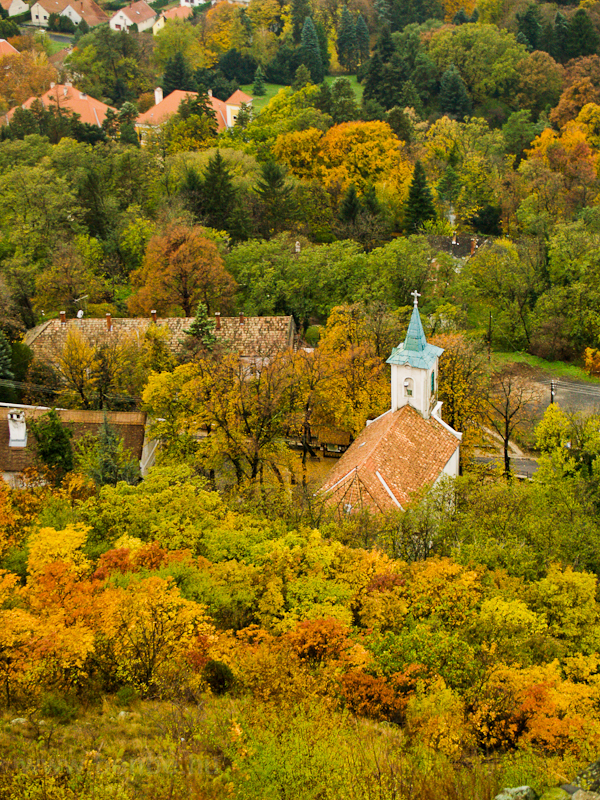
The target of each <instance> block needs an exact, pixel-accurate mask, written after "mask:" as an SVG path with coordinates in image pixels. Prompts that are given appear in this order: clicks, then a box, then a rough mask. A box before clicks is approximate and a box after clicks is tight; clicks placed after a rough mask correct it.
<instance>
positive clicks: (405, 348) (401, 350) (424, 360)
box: [387, 290, 444, 369]
mask: <svg viewBox="0 0 600 800" xmlns="http://www.w3.org/2000/svg"><path fill="white" fill-rule="evenodd" d="M411 294H412V296H413V297H414V299H415V306H414V308H413V312H412V316H411V318H410V322H409V324H408V330H407V331H406V338H405V339H404V343H403V344H402V345H401V346H400V347H394V349H393V350H392V355H391V356H390V357H389V358H388V360H387V363H388V364H398V365H401V364H409V365H410V366H411V367H417V368H419V369H430V368H431V367H432V366H433V365H434V364H435V360H436V358H439V356H441V354H442V353H443V352H444V350H443V349H442V348H441V347H436V346H435V345H434V344H427V339H426V338H425V331H424V330H423V323H422V322H421V315H420V314H419V309H418V307H417V302H418V298H419V297H420V296H421V295H420V294H419V293H418V292H417V291H416V290H415V291H414V292H411Z"/></svg>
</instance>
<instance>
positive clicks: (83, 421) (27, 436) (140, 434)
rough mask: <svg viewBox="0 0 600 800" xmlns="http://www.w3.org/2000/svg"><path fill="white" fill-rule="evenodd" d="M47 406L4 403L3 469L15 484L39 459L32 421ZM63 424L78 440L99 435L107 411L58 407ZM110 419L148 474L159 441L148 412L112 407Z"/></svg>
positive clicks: (0, 419) (0, 409)
mask: <svg viewBox="0 0 600 800" xmlns="http://www.w3.org/2000/svg"><path fill="white" fill-rule="evenodd" d="M48 411H50V409H49V408H48V407H46V406H28V405H11V404H9V403H0V471H1V472H2V478H3V480H5V481H6V482H7V483H9V484H10V485H11V486H18V484H19V475H20V473H22V472H23V470H24V469H27V468H28V467H33V466H34V465H35V461H36V448H35V438H34V436H33V435H32V434H31V432H30V425H31V422H32V421H35V420H38V419H39V418H40V417H41V416H43V415H44V414H46V413H48ZM57 413H58V416H59V418H60V421H61V422H62V424H63V425H64V426H65V428H67V430H69V431H70V432H71V436H72V442H73V443H74V444H76V443H77V442H78V441H79V440H80V439H81V438H82V437H83V436H85V435H86V434H92V435H93V436H97V435H98V431H99V429H100V426H101V425H102V423H103V422H104V412H103V411H83V410H72V409H57ZM106 419H107V422H108V424H109V425H111V426H112V427H113V428H114V429H115V430H116V432H117V433H118V434H119V436H120V437H121V438H122V440H123V447H124V449H125V450H127V451H129V452H130V453H131V455H132V456H133V457H134V458H135V459H136V460H137V461H139V463H140V470H141V473H142V476H144V475H145V474H146V473H147V471H148V469H149V468H150V467H151V466H152V464H153V461H154V450H155V448H156V442H155V441H154V440H152V439H150V438H149V436H148V435H147V430H146V414H145V413H142V412H139V411H133V412H132V411H108V412H106Z"/></svg>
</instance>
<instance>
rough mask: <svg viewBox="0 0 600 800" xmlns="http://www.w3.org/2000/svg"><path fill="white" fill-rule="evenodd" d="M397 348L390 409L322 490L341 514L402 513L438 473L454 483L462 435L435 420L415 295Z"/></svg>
mask: <svg viewBox="0 0 600 800" xmlns="http://www.w3.org/2000/svg"><path fill="white" fill-rule="evenodd" d="M412 294H413V296H414V308H413V311H412V316H411V319H410V323H409V326H408V331H407V333H406V338H405V339H404V342H403V343H401V344H400V345H399V346H398V347H395V348H394V349H393V350H392V354H391V356H390V357H389V358H388V360H387V363H388V364H390V365H391V368H392V398H391V401H392V402H391V408H390V409H389V411H386V412H385V413H384V414H382V415H381V416H379V417H377V419H374V420H369V422H367V426H366V428H365V429H364V430H363V431H362V433H361V434H360V435H359V436H358V438H357V439H356V440H355V441H354V442H353V443H352V445H351V446H350V447H349V448H348V450H346V452H345V453H344V455H343V456H342V457H341V458H340V460H339V461H338V463H337V464H336V466H335V468H334V469H333V470H332V472H330V473H329V475H328V477H327V481H326V482H325V484H324V486H323V487H322V489H321V492H322V493H323V494H325V496H326V498H327V501H328V502H329V503H330V504H332V505H336V506H337V507H338V509H339V511H340V512H345V513H350V512H352V511H360V510H362V509H368V510H369V511H372V512H373V511H374V512H385V511H391V510H393V509H398V510H404V509H406V508H407V507H408V506H409V505H410V503H411V502H412V501H413V500H414V499H416V497H417V496H418V495H419V493H420V492H422V491H423V490H424V489H427V488H430V487H432V486H433V485H434V484H435V483H436V482H437V481H439V480H440V479H441V478H442V477H443V476H444V475H448V476H449V477H456V476H457V475H458V469H459V452H460V440H461V438H462V434H461V433H458V432H457V431H455V430H454V429H453V428H451V427H450V426H449V425H447V424H446V423H445V422H444V421H443V420H442V418H441V408H442V403H441V402H439V401H438V399H437V382H438V361H439V357H440V356H441V354H442V353H443V352H444V351H443V349H442V348H441V347H436V346H435V345H433V344H429V343H428V342H427V339H426V338H425V332H424V330H423V324H422V323H421V316H420V314H419V309H418V298H419V297H420V295H419V294H418V292H416V291H415V292H413V293H412Z"/></svg>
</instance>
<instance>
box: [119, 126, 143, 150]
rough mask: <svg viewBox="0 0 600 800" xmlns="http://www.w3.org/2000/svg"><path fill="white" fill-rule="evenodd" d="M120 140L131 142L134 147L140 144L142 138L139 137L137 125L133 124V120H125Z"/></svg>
mask: <svg viewBox="0 0 600 800" xmlns="http://www.w3.org/2000/svg"><path fill="white" fill-rule="evenodd" d="M119 141H120V142H121V143H122V144H131V145H133V146H134V147H139V146H140V140H139V139H138V135H137V133H136V132H135V125H134V124H133V122H131V121H129V120H125V122H123V123H122V124H121V130H120V133H119Z"/></svg>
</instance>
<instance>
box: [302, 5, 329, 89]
mask: <svg viewBox="0 0 600 800" xmlns="http://www.w3.org/2000/svg"><path fill="white" fill-rule="evenodd" d="M300 55H301V59H302V63H303V64H304V65H305V66H306V67H307V69H308V71H309V72H310V76H311V78H312V80H313V83H321V81H322V80H323V78H324V77H325V70H324V69H323V60H322V58H321V48H320V47H319V38H318V36H317V31H316V29H315V26H314V23H313V21H312V19H311V18H310V17H307V18H306V19H305V20H304V26H303V28H302V44H301V46H300Z"/></svg>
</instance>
